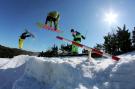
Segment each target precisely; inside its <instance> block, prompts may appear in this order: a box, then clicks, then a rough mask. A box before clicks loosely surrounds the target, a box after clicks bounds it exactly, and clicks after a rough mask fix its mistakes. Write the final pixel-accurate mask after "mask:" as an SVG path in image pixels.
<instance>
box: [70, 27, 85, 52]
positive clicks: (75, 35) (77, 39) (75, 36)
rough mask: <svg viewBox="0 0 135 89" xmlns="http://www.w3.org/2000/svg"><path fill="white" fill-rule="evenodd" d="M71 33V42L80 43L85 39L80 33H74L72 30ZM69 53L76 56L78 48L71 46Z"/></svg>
mask: <svg viewBox="0 0 135 89" xmlns="http://www.w3.org/2000/svg"><path fill="white" fill-rule="evenodd" d="M71 33H72V36H73V41H75V42H76V43H79V44H80V43H81V40H82V39H85V37H84V36H83V35H81V33H80V32H78V31H74V29H71ZM71 52H72V53H73V54H78V46H76V45H74V44H72V46H71Z"/></svg>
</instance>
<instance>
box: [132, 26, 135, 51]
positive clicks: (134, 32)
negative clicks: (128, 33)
mask: <svg viewBox="0 0 135 89" xmlns="http://www.w3.org/2000/svg"><path fill="white" fill-rule="evenodd" d="M132 35H133V36H132V43H133V49H135V27H134V30H133V31H132Z"/></svg>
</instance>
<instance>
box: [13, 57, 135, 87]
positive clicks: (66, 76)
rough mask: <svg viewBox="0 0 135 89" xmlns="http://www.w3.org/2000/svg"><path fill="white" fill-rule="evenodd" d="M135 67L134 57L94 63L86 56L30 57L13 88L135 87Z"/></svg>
mask: <svg viewBox="0 0 135 89" xmlns="http://www.w3.org/2000/svg"><path fill="white" fill-rule="evenodd" d="M127 67H128V68H129V70H128V68H127ZM134 68H135V59H134V57H133V58H132V57H131V58H128V59H123V60H121V61H119V62H114V61H112V60H111V59H103V60H98V61H96V62H95V64H91V63H89V61H88V60H87V58H86V57H69V58H68V57H67V58H42V57H30V58H29V60H28V61H27V64H26V68H25V73H24V75H23V76H22V77H21V78H20V79H18V80H17V81H16V82H15V83H14V86H13V89H135V84H134V80H135V70H134ZM126 71H127V72H126ZM129 72H130V73H129ZM128 79H129V80H128Z"/></svg>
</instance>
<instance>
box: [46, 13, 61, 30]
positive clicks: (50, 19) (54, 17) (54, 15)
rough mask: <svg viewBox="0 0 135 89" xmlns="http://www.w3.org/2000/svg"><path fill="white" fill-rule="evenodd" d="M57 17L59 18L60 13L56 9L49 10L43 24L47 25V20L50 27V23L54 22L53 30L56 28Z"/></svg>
mask: <svg viewBox="0 0 135 89" xmlns="http://www.w3.org/2000/svg"><path fill="white" fill-rule="evenodd" d="M59 19H60V14H59V13H58V12H57V11H52V12H49V13H48V15H47V18H46V21H45V25H48V22H49V23H50V27H52V23H54V28H55V30H58V29H59V27H58V22H59Z"/></svg>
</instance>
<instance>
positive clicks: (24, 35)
mask: <svg viewBox="0 0 135 89" xmlns="http://www.w3.org/2000/svg"><path fill="white" fill-rule="evenodd" d="M27 37H33V35H32V34H31V33H29V32H28V31H27V30H26V31H25V32H23V33H22V34H21V36H20V38H19V48H20V49H21V48H22V47H23V44H24V40H25V39H26V38H27Z"/></svg>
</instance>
